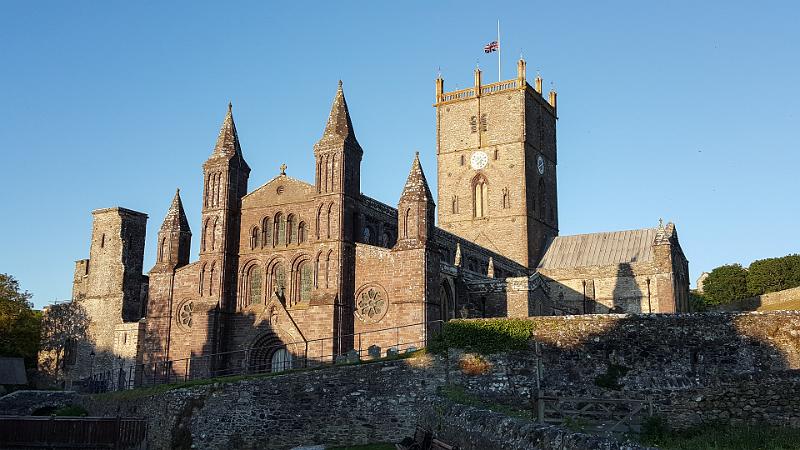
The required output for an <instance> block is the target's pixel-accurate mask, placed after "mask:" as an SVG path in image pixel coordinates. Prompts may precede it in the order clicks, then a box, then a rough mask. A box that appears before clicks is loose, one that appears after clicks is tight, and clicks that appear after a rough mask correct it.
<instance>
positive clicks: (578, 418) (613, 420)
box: [533, 395, 653, 433]
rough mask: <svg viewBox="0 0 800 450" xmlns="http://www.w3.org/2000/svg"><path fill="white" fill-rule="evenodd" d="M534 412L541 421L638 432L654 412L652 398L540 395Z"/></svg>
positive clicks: (610, 430) (589, 429)
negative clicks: (646, 418) (645, 419)
mask: <svg viewBox="0 0 800 450" xmlns="http://www.w3.org/2000/svg"><path fill="white" fill-rule="evenodd" d="M533 407H534V414H535V417H536V418H537V420H538V421H539V422H546V423H554V424H561V425H575V426H578V427H580V428H582V429H583V430H584V431H589V432H591V431H599V432H612V433H627V432H637V433H638V432H639V431H640V429H641V424H642V422H643V421H644V418H645V417H650V416H652V415H653V401H652V399H650V398H647V399H645V400H636V399H628V398H582V397H555V396H545V395H538V396H537V397H536V398H535V400H534V404H533Z"/></svg>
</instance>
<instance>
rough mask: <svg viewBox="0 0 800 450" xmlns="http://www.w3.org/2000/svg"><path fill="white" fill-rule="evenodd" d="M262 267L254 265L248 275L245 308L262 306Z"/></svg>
mask: <svg viewBox="0 0 800 450" xmlns="http://www.w3.org/2000/svg"><path fill="white" fill-rule="evenodd" d="M262 281H263V280H262V279H261V266H259V265H258V264H255V265H253V266H252V267H251V268H250V270H249V271H248V273H247V302H246V303H245V306H249V305H259V304H261V286H262Z"/></svg>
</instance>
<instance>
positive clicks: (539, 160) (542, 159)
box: [536, 155, 544, 175]
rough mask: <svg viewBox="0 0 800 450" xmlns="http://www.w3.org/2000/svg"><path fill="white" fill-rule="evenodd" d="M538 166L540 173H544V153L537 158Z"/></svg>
mask: <svg viewBox="0 0 800 450" xmlns="http://www.w3.org/2000/svg"><path fill="white" fill-rule="evenodd" d="M536 168H537V169H539V175H544V158H542V155H539V157H538V158H536Z"/></svg>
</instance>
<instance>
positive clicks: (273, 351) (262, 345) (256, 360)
mask: <svg viewBox="0 0 800 450" xmlns="http://www.w3.org/2000/svg"><path fill="white" fill-rule="evenodd" d="M249 359H250V360H249V361H248V368H249V369H250V372H251V373H263V372H279V371H281V370H286V369H290V368H291V367H292V354H291V353H290V352H289V351H288V350H287V349H286V345H285V344H284V343H283V342H282V341H281V340H280V338H278V336H277V335H275V333H273V332H267V333H265V334H263V335H262V336H260V337H259V338H258V339H256V340H255V341H254V342H253V346H252V347H251V348H250V358H249ZM276 364H277V365H276ZM276 368H278V369H279V370H276Z"/></svg>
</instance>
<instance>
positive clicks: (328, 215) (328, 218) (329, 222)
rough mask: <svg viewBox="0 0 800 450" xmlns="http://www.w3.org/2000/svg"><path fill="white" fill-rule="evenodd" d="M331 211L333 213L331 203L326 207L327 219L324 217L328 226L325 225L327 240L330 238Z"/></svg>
mask: <svg viewBox="0 0 800 450" xmlns="http://www.w3.org/2000/svg"><path fill="white" fill-rule="evenodd" d="M332 211H333V203H331V204H330V205H329V206H328V214H327V217H326V220H327V221H328V225H327V233H328V239H330V238H331V212H332Z"/></svg>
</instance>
